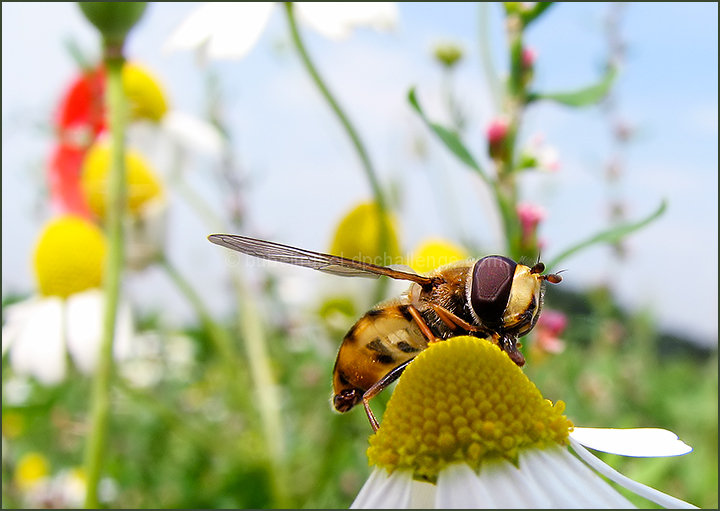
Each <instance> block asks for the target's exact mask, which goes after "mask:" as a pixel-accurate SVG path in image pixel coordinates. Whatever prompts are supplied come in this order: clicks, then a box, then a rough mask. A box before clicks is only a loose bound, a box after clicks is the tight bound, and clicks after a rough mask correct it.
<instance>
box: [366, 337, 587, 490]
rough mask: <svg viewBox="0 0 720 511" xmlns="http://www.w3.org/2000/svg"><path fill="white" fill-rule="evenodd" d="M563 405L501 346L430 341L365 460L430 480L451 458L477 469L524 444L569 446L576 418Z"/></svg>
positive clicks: (460, 339)
mask: <svg viewBox="0 0 720 511" xmlns="http://www.w3.org/2000/svg"><path fill="white" fill-rule="evenodd" d="M564 409H565V403H563V402H562V401H558V402H557V403H556V404H555V405H554V406H553V404H552V403H551V402H550V401H548V400H546V399H543V397H542V395H541V394H540V391H539V390H538V389H537V387H535V385H534V384H533V383H532V382H531V381H530V380H529V379H528V378H527V376H525V374H524V373H523V372H522V370H521V369H520V368H519V367H518V366H516V365H515V364H514V363H513V362H512V361H511V360H510V358H509V357H508V356H507V354H506V353H504V352H503V351H501V350H500V349H499V348H498V347H497V346H495V345H493V344H491V343H490V342H488V341H486V340H484V339H477V338H474V337H456V338H453V339H449V340H447V341H443V342H439V343H436V344H432V345H430V346H429V347H428V349H426V350H425V351H423V352H422V353H420V355H418V356H417V357H416V358H415V360H413V362H412V363H411V364H410V365H409V366H408V368H407V369H406V370H405V372H404V373H403V375H402V377H401V378H400V380H399V382H398V384H397V387H396V388H395V391H394V392H393V395H392V397H391V398H390V401H389V403H388V406H387V409H386V411H385V415H384V416H383V419H382V424H381V426H380V429H379V430H378V431H377V433H375V434H374V435H373V436H372V437H370V447H369V448H368V459H369V460H370V464H371V465H377V466H380V467H384V468H386V469H387V470H388V471H389V472H392V471H393V470H395V469H400V468H402V469H411V470H413V472H414V475H415V477H416V478H418V479H424V480H428V481H435V480H436V479H437V475H438V473H439V472H440V470H442V469H443V468H445V467H446V466H447V465H448V464H450V463H454V462H460V461H462V462H465V463H467V464H468V465H470V467H471V468H473V469H476V470H477V469H479V468H480V466H481V464H482V462H483V461H484V460H489V459H499V458H505V459H507V460H510V461H511V462H513V463H517V459H518V454H519V453H520V452H521V451H522V450H523V449H528V448H539V449H542V448H544V447H547V446H551V445H556V444H561V445H565V444H567V439H568V434H569V433H570V431H571V430H572V428H573V424H572V422H570V420H568V418H567V417H565V416H564V415H562V412H563V410H564Z"/></svg>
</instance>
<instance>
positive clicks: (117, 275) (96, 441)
mask: <svg viewBox="0 0 720 511" xmlns="http://www.w3.org/2000/svg"><path fill="white" fill-rule="evenodd" d="M106 54H107V52H106ZM123 62H124V60H123V58H122V56H116V57H114V58H108V57H106V59H105V66H106V69H107V90H108V92H107V94H108V99H107V101H108V116H109V124H110V131H111V137H112V149H111V151H112V152H111V156H110V158H111V160H110V161H111V168H110V177H109V179H108V208H107V219H106V230H107V236H108V256H107V260H106V264H105V277H104V287H105V312H104V317H103V331H102V341H101V345H100V353H99V359H98V365H97V370H96V372H95V377H94V381H93V387H92V396H91V410H90V433H89V435H88V437H87V443H86V445H85V474H86V477H87V493H86V495H85V507H86V508H97V507H99V506H100V502H99V500H98V484H99V481H100V477H101V471H102V465H103V461H104V460H105V450H106V443H107V430H108V423H109V418H110V417H109V416H110V387H111V381H110V380H111V377H112V371H113V358H112V351H113V338H114V335H115V322H116V316H117V306H118V301H119V295H120V279H121V276H122V268H123V260H124V246H123V241H124V240H123V216H124V209H125V202H126V190H125V147H124V146H125V114H126V105H125V96H124V92H123V87H122V66H123Z"/></svg>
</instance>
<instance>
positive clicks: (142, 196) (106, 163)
mask: <svg viewBox="0 0 720 511" xmlns="http://www.w3.org/2000/svg"><path fill="white" fill-rule="evenodd" d="M125 170H126V179H127V185H128V190H127V208H128V210H129V211H130V213H131V214H132V215H138V214H139V213H140V211H141V209H142V208H143V207H145V205H146V204H147V203H148V202H149V201H150V200H152V199H156V198H160V197H162V194H163V189H162V185H161V183H160V180H159V178H158V177H157V176H156V175H155V173H154V172H153V170H152V169H151V167H150V165H149V164H148V163H147V162H146V161H145V159H144V158H143V157H142V156H141V155H140V154H139V153H137V152H136V151H133V150H132V149H128V150H127V151H126V152H125ZM109 172H110V144H109V143H107V142H105V141H99V142H96V143H95V144H93V146H92V147H91V148H90V150H89V151H88V153H87V155H86V156H85V160H84V162H83V173H82V188H83V193H84V194H85V196H86V198H87V201H88V204H89V206H90V209H91V210H92V211H93V212H94V213H95V214H96V215H97V216H98V217H100V218H104V217H105V213H106V211H107V186H108V185H107V179H108V174H109Z"/></svg>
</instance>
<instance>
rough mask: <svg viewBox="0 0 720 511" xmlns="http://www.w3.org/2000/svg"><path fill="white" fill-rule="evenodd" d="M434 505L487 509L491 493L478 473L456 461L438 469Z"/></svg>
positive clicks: (438, 506) (442, 507)
mask: <svg viewBox="0 0 720 511" xmlns="http://www.w3.org/2000/svg"><path fill="white" fill-rule="evenodd" d="M435 507H436V508H438V509H469V508H472V509H488V508H490V507H492V495H491V494H490V493H489V492H488V490H487V488H485V486H484V485H483V484H482V483H481V482H480V478H479V477H478V475H477V474H476V473H475V472H474V471H473V470H472V469H471V468H470V467H469V466H467V465H466V464H465V463H456V464H453V465H450V466H448V467H447V468H445V469H444V470H442V471H440V474H439V475H438V481H437V494H436V495H435Z"/></svg>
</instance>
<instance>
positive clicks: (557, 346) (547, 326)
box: [533, 310, 568, 354]
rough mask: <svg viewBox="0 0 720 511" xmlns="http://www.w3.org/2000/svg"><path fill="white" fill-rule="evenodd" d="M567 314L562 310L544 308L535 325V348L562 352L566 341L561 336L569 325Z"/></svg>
mask: <svg viewBox="0 0 720 511" xmlns="http://www.w3.org/2000/svg"><path fill="white" fill-rule="evenodd" d="M567 322H568V320H567V316H565V314H563V313H562V312H560V311H556V310H544V311H543V312H542V314H540V319H538V322H537V325H535V343H534V344H533V346H534V348H535V349H537V350H539V351H540V352H544V353H554V354H557V353H561V352H562V351H563V350H564V349H565V342H564V341H563V340H562V339H561V338H560V336H561V335H562V334H563V332H564V331H565V328H566V327H567Z"/></svg>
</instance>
